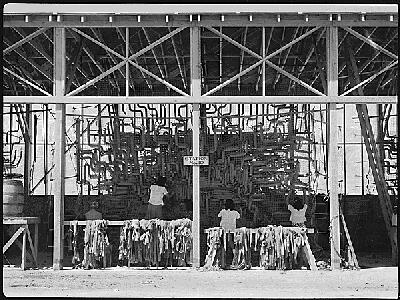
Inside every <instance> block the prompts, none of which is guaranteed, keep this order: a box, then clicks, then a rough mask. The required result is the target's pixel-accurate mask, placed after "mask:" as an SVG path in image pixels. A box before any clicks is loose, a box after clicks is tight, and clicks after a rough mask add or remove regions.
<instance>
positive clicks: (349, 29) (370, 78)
mask: <svg viewBox="0 0 400 300" xmlns="http://www.w3.org/2000/svg"><path fill="white" fill-rule="evenodd" d="M341 28H343V29H344V30H346V31H347V32H348V33H351V34H352V35H354V36H355V37H356V38H358V39H360V40H362V41H363V42H365V43H367V44H368V45H370V46H371V47H373V48H375V49H376V50H378V51H379V52H378V53H380V52H382V53H384V54H386V55H387V56H389V57H391V58H393V59H394V61H393V62H391V63H390V64H389V65H387V66H386V67H384V68H383V69H381V70H379V71H378V72H377V73H375V74H374V75H372V76H371V77H368V78H367V79H365V80H364V81H361V82H360V83H358V84H357V85H355V86H353V87H352V88H350V89H348V90H347V91H345V92H344V93H343V94H341V95H340V96H346V95H348V94H350V93H351V92H353V91H355V90H356V89H358V88H359V87H361V86H363V85H366V84H368V83H369V82H371V81H372V80H374V79H375V78H376V77H378V76H379V75H381V74H382V73H383V72H386V71H387V70H389V69H391V68H393V67H394V66H396V65H397V64H398V63H399V59H398V56H397V55H395V54H393V53H392V52H390V51H389V50H387V49H385V48H384V47H382V46H380V45H378V44H377V43H375V42H374V41H373V40H371V39H370V38H368V37H365V36H363V35H362V34H360V33H358V32H357V31H355V30H353V29H351V28H349V27H341ZM386 46H387V44H386ZM378 53H377V54H375V56H374V57H376V56H377V55H378Z"/></svg>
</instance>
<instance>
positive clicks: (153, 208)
mask: <svg viewBox="0 0 400 300" xmlns="http://www.w3.org/2000/svg"><path fill="white" fill-rule="evenodd" d="M166 183H167V178H165V177H163V176H159V177H158V179H157V182H156V183H155V184H152V185H151V186H150V198H149V204H148V206H147V215H146V218H147V219H162V217H163V214H162V207H163V205H164V201H163V198H164V196H166V195H167V194H168V191H167V188H166V187H165V185H166Z"/></svg>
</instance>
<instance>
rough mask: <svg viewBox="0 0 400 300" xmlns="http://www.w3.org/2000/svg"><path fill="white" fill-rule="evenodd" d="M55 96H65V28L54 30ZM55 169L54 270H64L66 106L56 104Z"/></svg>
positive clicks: (60, 103) (61, 103)
mask: <svg viewBox="0 0 400 300" xmlns="http://www.w3.org/2000/svg"><path fill="white" fill-rule="evenodd" d="M54 37H55V38H54V94H55V96H56V97H61V98H63V96H64V94H65V73H66V72H65V54H66V49H65V42H66V41H65V28H55V29H54ZM56 120H57V122H56V123H55V124H56V125H55V126H56V128H55V133H54V137H55V153H54V158H55V168H54V178H55V185H54V244H53V245H54V248H53V269H54V270H62V269H63V259H64V226H63V225H64V194H65V179H64V178H65V104H64V103H63V102H59V103H57V104H56Z"/></svg>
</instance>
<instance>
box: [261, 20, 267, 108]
mask: <svg viewBox="0 0 400 300" xmlns="http://www.w3.org/2000/svg"><path fill="white" fill-rule="evenodd" d="M261 41H262V57H263V58H264V57H265V55H266V53H265V27H264V26H263V28H262V39H261ZM261 74H262V95H263V96H265V61H264V62H263V63H262V72H261ZM263 113H264V110H263Z"/></svg>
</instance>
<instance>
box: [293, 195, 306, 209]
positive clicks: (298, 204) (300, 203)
mask: <svg viewBox="0 0 400 300" xmlns="http://www.w3.org/2000/svg"><path fill="white" fill-rule="evenodd" d="M293 207H294V208H295V209H297V210H300V209H302V208H303V207H304V204H303V201H301V198H300V197H299V196H295V197H294V202H293Z"/></svg>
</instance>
